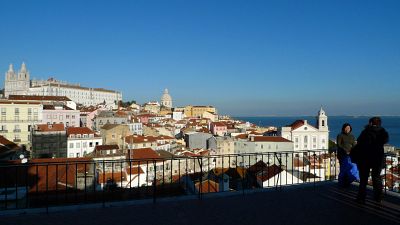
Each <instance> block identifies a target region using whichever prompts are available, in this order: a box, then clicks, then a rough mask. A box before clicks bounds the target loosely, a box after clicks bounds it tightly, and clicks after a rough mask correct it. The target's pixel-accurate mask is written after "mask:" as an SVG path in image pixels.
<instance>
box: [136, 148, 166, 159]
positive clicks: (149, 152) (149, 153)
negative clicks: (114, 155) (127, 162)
mask: <svg viewBox="0 0 400 225" xmlns="http://www.w3.org/2000/svg"><path fill="white" fill-rule="evenodd" d="M130 152H131V159H159V158H160V156H159V155H158V154H157V152H156V151H154V150H153V149H151V148H140V149H131V151H130Z"/></svg>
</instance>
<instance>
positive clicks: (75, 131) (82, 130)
mask: <svg viewBox="0 0 400 225" xmlns="http://www.w3.org/2000/svg"><path fill="white" fill-rule="evenodd" d="M70 134H94V131H92V130H91V129H90V128H88V127H68V128H67V135H68V136H69V135H70Z"/></svg>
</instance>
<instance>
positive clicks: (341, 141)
mask: <svg viewBox="0 0 400 225" xmlns="http://www.w3.org/2000/svg"><path fill="white" fill-rule="evenodd" d="M351 131H352V127H351V125H350V124H349V123H345V124H343V126H342V132H341V133H340V134H339V135H338V136H337V139H336V141H337V146H338V150H337V157H338V159H339V164H340V172H339V185H340V186H342V187H348V186H350V184H351V183H352V182H353V181H355V180H360V176H359V173H358V169H357V165H356V164H354V163H352V162H351V159H350V152H351V149H352V148H353V147H354V146H355V145H356V138H355V137H354V136H353V134H352V133H351Z"/></svg>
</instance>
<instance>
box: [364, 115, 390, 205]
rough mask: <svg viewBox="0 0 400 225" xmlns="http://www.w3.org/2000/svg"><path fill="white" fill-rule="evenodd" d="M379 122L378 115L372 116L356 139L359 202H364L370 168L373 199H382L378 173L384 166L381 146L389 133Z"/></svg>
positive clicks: (387, 138) (379, 200) (378, 200)
mask: <svg viewBox="0 0 400 225" xmlns="http://www.w3.org/2000/svg"><path fill="white" fill-rule="evenodd" d="M381 123H382V122H381V118H380V117H372V118H371V119H370V120H369V124H368V125H367V126H366V127H365V129H364V130H363V131H362V132H361V134H360V136H359V137H358V139H357V148H359V155H358V157H359V159H358V160H357V166H358V169H359V171H360V186H359V189H358V195H357V199H356V200H357V202H359V203H365V197H366V194H367V193H366V187H367V183H368V176H369V173H370V170H371V169H372V174H371V176H372V184H373V192H374V200H375V201H377V202H381V201H382V197H383V196H382V188H383V185H382V178H381V175H380V173H381V171H382V169H383V168H384V166H385V155H384V149H383V146H384V144H386V143H387V142H388V141H389V135H388V133H387V132H386V130H385V129H384V128H383V127H382V126H381Z"/></svg>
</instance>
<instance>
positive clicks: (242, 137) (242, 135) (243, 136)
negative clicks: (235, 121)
mask: <svg viewBox="0 0 400 225" xmlns="http://www.w3.org/2000/svg"><path fill="white" fill-rule="evenodd" d="M248 137H249V135H247V134H239V135H236V136H235V138H236V139H247V138H248Z"/></svg>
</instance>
